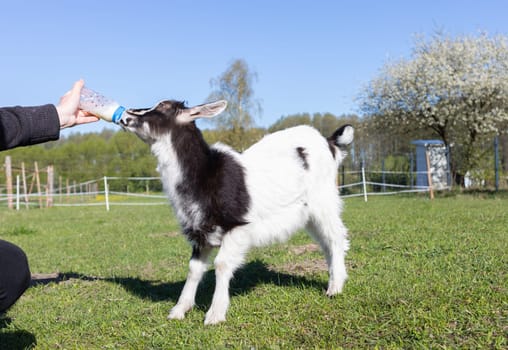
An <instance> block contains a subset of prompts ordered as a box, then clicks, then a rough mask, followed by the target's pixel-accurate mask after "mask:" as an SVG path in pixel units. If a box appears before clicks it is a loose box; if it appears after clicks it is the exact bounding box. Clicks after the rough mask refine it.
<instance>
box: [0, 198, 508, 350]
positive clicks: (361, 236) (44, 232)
mask: <svg viewBox="0 0 508 350" xmlns="http://www.w3.org/2000/svg"><path fill="white" fill-rule="evenodd" d="M507 207H508V197H507V196H506V195H469V196H465V195H457V196H448V197H441V198H437V199H435V200H434V201H430V200H428V199H426V198H425V197H421V196H416V197H411V196H405V197H400V196H392V197H371V198H369V202H368V203H364V202H363V200H362V199H355V198H352V199H347V200H345V210H344V215H343V218H344V221H345V223H346V225H347V227H348V228H349V231H350V240H351V249H350V252H349V254H348V256H347V263H348V267H349V275H350V276H349V280H348V282H347V283H346V286H345V289H344V292H343V294H342V295H340V296H338V297H335V298H331V299H330V298H327V297H326V296H325V295H324V292H325V289H326V283H327V273H326V268H325V265H324V259H323V257H322V255H321V253H320V251H319V250H318V249H317V248H316V246H315V245H314V244H313V242H312V241H311V240H310V239H309V238H308V237H307V236H306V235H305V234H304V233H299V234H297V235H296V236H295V237H294V238H293V239H292V240H291V241H290V242H288V243H284V244H279V245H275V246H269V247H266V248H263V249H256V250H253V251H252V252H251V253H250V254H249V256H248V259H247V261H246V264H245V266H244V267H243V268H242V269H241V270H240V271H238V273H237V274H236V276H235V279H234V281H233V282H232V286H231V294H232V298H231V306H230V309H229V312H228V320H227V322H226V323H223V324H220V325H218V326H208V327H205V326H204V325H203V320H204V314H205V312H206V310H207V308H208V307H209V305H210V302H211V297H212V291H213V287H214V284H215V282H214V273H213V267H212V268H211V269H210V271H209V273H208V274H207V275H206V276H205V279H204V281H203V282H202V284H201V285H200V289H199V290H198V296H197V306H196V308H195V309H193V310H192V311H191V312H190V313H189V314H188V316H187V318H186V319H185V320H183V321H168V320H166V316H167V314H168V311H169V309H170V308H171V307H172V306H173V305H174V304H175V302H176V300H177V298H178V296H179V293H180V290H181V288H182V287H183V282H184V280H185V276H186V273H187V261H188V259H189V257H190V247H189V246H188V245H187V243H186V242H185V240H184V238H183V237H182V236H181V235H180V234H178V225H177V223H176V222H175V219H174V217H173V216H172V214H171V211H170V209H169V208H168V207H165V206H150V207H114V206H113V207H112V209H111V211H110V212H109V213H108V212H106V211H105V210H104V208H103V207H91V208H76V207H72V208H52V209H42V210H41V209H30V210H28V211H26V210H22V211H20V212H15V211H8V210H7V209H5V208H2V209H0V238H2V239H6V240H9V241H11V242H14V243H16V244H18V245H20V246H21V247H22V248H23V249H24V250H25V251H26V253H27V255H28V257H29V261H30V264H31V270H32V272H33V273H41V274H42V273H44V274H50V273H53V274H54V275H50V276H46V277H47V279H46V280H41V281H39V282H38V283H37V284H36V285H35V286H33V287H31V288H30V289H29V290H28V291H27V292H26V293H25V294H24V295H23V297H22V298H21V299H20V300H19V302H18V303H17V304H16V305H15V306H14V307H13V308H12V309H10V310H9V311H8V312H7V314H5V315H4V316H0V349H18V348H25V347H27V348H30V347H35V348H40V349H48V348H49V349H76V348H77V349H178V348H182V349H198V348H199V349H224V348H234V349H237V348H238V349H251V348H257V349H267V348H268V349H294V348H301V349H309V348H311V349H313V348H317V349H335V348H355V349H358V348H360V349H363V348H381V349H399V348H400V349H430V348H432V349H456V348H464V349H478V348H486V349H505V348H507V347H508V342H507V337H508V274H507V272H508V269H507V267H508V211H507ZM57 274H58V275H57Z"/></svg>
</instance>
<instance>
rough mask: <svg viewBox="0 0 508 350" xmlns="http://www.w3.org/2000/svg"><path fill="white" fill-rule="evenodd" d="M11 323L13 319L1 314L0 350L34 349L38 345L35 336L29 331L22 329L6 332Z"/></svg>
mask: <svg viewBox="0 0 508 350" xmlns="http://www.w3.org/2000/svg"><path fill="white" fill-rule="evenodd" d="M10 323H11V319H10V318H9V317H5V316H4V315H2V314H0V349H12V350H18V349H33V348H34V347H35V346H36V345H37V341H36V340H35V335H33V334H32V333H30V332H28V331H25V330H20V329H16V330H13V331H10V330H4V328H7V327H8V326H9V324H10Z"/></svg>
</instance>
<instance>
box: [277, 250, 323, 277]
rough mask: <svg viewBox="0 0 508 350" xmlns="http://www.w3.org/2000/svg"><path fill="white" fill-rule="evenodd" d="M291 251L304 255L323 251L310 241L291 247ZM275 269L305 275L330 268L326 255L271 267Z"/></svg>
mask: <svg viewBox="0 0 508 350" xmlns="http://www.w3.org/2000/svg"><path fill="white" fill-rule="evenodd" d="M288 251H289V253H290V254H291V255H294V256H302V255H306V254H309V253H314V252H321V248H320V247H319V245H318V244H315V243H309V244H304V245H298V246H292V247H289V250H288ZM270 268H271V269H273V270H277V271H284V272H287V273H290V274H292V275H298V276H303V275H307V274H313V273H319V272H324V271H327V270H328V267H327V265H326V259H325V257H324V256H322V255H321V256H319V257H308V258H307V259H305V260H304V261H294V262H288V263H285V264H280V265H277V266H271V267H270Z"/></svg>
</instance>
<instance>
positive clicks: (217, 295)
mask: <svg viewBox="0 0 508 350" xmlns="http://www.w3.org/2000/svg"><path fill="white" fill-rule="evenodd" d="M238 243H239V242H237V241H235V240H234V238H233V237H232V234H231V233H230V234H227V235H226V236H225V237H224V240H223V241H222V245H221V248H220V250H219V253H218V254H217V257H216V258H215V262H214V263H215V292H214V293H213V299H212V305H211V306H210V309H209V310H208V312H207V313H206V317H205V325H211V324H217V323H219V322H224V321H226V312H227V311H228V307H229V282H230V281H231V278H232V277H233V274H234V273H235V271H236V270H237V269H238V268H239V267H240V266H241V265H242V264H243V261H244V257H245V252H246V249H245V246H243V245H241V244H238Z"/></svg>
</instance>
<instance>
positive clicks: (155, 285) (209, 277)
mask: <svg viewBox="0 0 508 350" xmlns="http://www.w3.org/2000/svg"><path fill="white" fill-rule="evenodd" d="M71 279H79V280H85V281H106V282H111V283H116V284H119V285H121V286H122V287H123V288H125V290H127V291H128V292H129V293H132V294H134V295H136V296H138V297H140V298H143V299H149V300H153V301H164V300H171V301H173V302H175V303H176V302H177V300H178V297H179V296H180V293H181V291H182V289H183V286H184V284H185V281H179V282H161V281H150V280H143V279H140V278H135V277H111V278H109V277H93V276H86V275H83V274H79V273H75V272H69V273H60V274H55V275H54V276H49V277H48V278H39V279H37V280H34V281H32V285H37V284H47V283H52V282H56V283H61V282H65V281H69V280H71ZM261 284H273V285H276V286H296V287H310V288H316V289H319V290H325V289H326V284H325V283H323V282H322V281H316V280H312V279H308V278H306V277H303V276H296V275H290V274H287V273H283V272H277V271H274V270H272V269H270V268H269V267H268V265H266V264H265V263H264V262H262V261H260V260H254V261H251V262H249V263H247V264H246V265H244V266H243V267H242V268H240V269H239V270H238V271H237V272H236V273H235V276H234V278H233V280H232V281H231V287H230V294H231V296H236V295H243V294H247V293H249V292H250V291H251V290H252V289H254V288H255V287H256V286H257V285H261ZM214 288H215V272H214V271H213V270H211V271H208V272H207V273H206V274H205V276H203V280H202V281H201V284H200V286H199V289H198V292H197V295H196V305H197V307H198V308H199V309H206V308H207V306H209V305H210V303H211V300H212V296H213V290H214Z"/></svg>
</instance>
